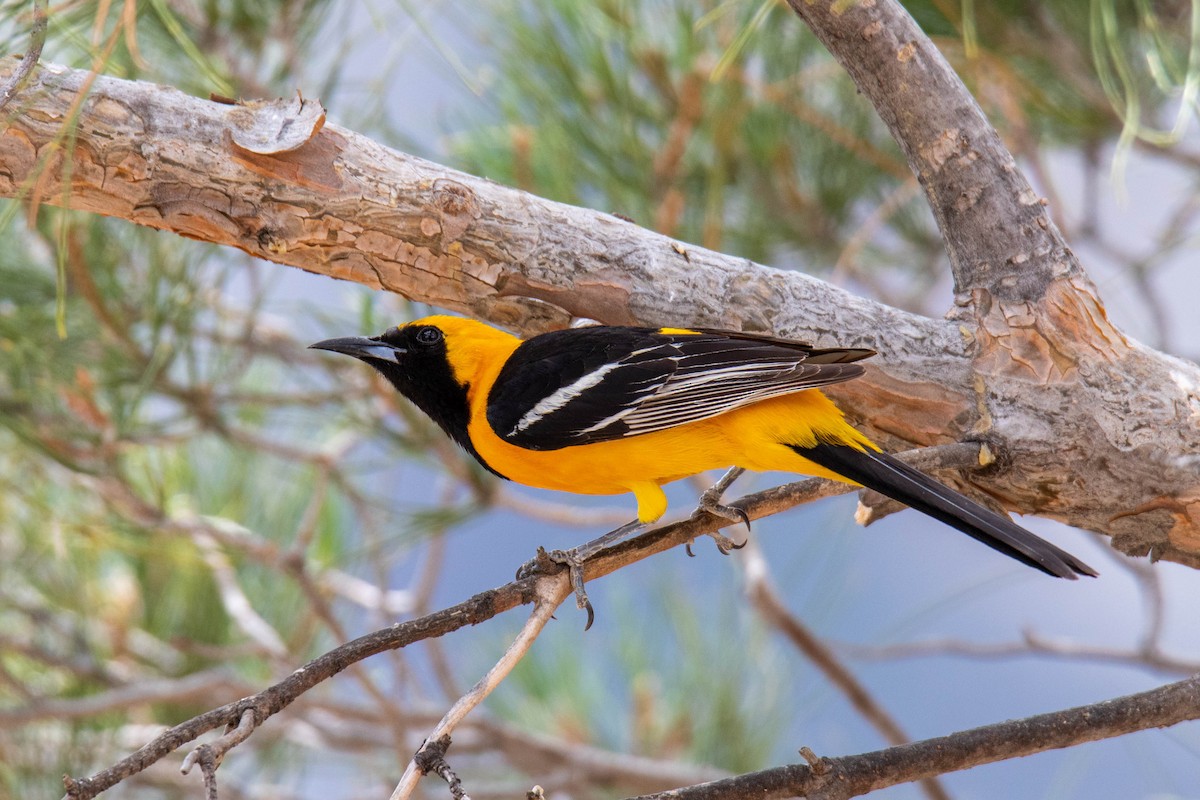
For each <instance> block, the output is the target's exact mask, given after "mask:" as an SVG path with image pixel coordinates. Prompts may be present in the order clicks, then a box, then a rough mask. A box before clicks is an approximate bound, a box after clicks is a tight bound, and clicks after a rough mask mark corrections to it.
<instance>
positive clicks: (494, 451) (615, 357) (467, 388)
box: [310, 315, 1097, 624]
mask: <svg viewBox="0 0 1200 800" xmlns="http://www.w3.org/2000/svg"><path fill="white" fill-rule="evenodd" d="M310 347H311V348H314V349H318V350H327V351H331V352H334V353H341V354H344V355H349V356H353V357H354V358H357V359H359V360H361V361H363V362H365V363H366V364H368V365H370V366H371V367H373V368H374V369H375V370H376V371H378V372H379V373H380V374H381V375H382V376H383V377H384V378H386V379H387V380H388V381H389V382H390V383H391V384H392V386H393V387H395V389H396V390H397V391H399V393H400V394H401V395H403V396H404V397H406V398H408V400H410V401H411V402H412V403H414V404H415V405H416V406H417V407H418V408H419V409H420V410H421V411H423V412H424V413H425V414H426V415H427V416H428V417H429V418H430V419H432V420H433V421H434V422H435V423H437V424H438V426H440V427H441V429H442V430H443V431H444V432H445V433H446V434H447V435H448V436H449V437H450V438H451V439H453V440H454V441H455V442H456V443H457V444H458V445H460V446H461V447H462V448H463V449H464V450H466V451H467V452H468V453H469V454H470V455H471V456H473V457H474V458H475V459H476V460H477V461H478V462H479V463H480V464H481V465H482V466H483V467H484V468H485V469H487V470H488V471H489V472H492V473H494V474H495V475H497V476H499V477H501V478H505V479H507V480H511V481H515V482H517V483H521V484H525V485H527V486H533V487H537V488H542V489H553V490H559V491H565V492H573V493H576V494H588V495H616V494H626V493H631V494H632V495H633V496H634V499H635V500H636V503H637V519H636V520H634V521H633V522H632V523H630V525H628V526H622V528H619V529H617V530H616V531H613V532H611V533H610V534H606V535H605V536H602V537H600V538H599V539H596V540H594V541H593V542H589V543H588V544H586V545H584V546H583V547H581V548H576V550H575V551H572V552H573V553H574V557H575V561H574V562H572V561H571V558H572V557H571V556H570V555H568V556H567V557H566V560H565V561H564V563H568V564H569V565H571V567H572V570H573V575H572V582H573V583H574V584H575V588H576V595H577V600H578V603H579V605H580V607H581V608H583V607H585V605H584V603H585V601H586V593H583V584H582V571H581V569H580V567H579V563H578V562H579V561H580V560H582V558H584V557H586V556H587V555H590V554H592V553H594V552H596V550H598V549H600V548H601V547H603V546H606V545H607V544H609V543H611V542H612V541H614V540H615V539H619V538H623V537H624V536H626V535H628V534H629V533H630V532H632V531H634V530H637V529H639V528H640V527H645V526H646V525H648V524H649V523H652V522H654V521H656V520H658V519H659V518H661V517H662V516H663V514H664V513H665V512H666V510H667V496H666V494H665V493H664V492H663V488H662V487H663V485H665V484H668V483H671V482H672V481H675V480H679V479H681V478H685V477H689V476H692V475H696V474H698V473H701V472H707V471H709V470H714V469H722V468H729V467H733V470H732V471H731V472H730V473H728V474H727V475H726V478H724V479H722V481H721V482H720V483H719V484H718V486H717V487H714V490H712V491H710V492H706V493H705V495H704V497H702V502H701V507H702V508H704V509H705V510H708V511H711V512H713V513H717V514H720V515H722V516H725V517H728V518H730V519H731V520H733V519H737V518H738V517H739V516H741V517H742V518H743V521H745V522H747V524H748V522H749V520H748V518H745V517H744V513H743V512H740V511H738V510H737V509H732V508H729V507H726V506H722V505H720V502H719V496H720V493H721V492H722V491H724V489H725V488H727V485H728V483H729V482H731V479H732V478H733V477H736V475H737V474H739V472H740V470H752V471H756V472H765V471H783V472H793V473H800V474H804V475H811V476H816V477H821V478H830V479H833V480H836V481H841V482H843V483H848V484H852V485H856V486H863V487H866V488H869V489H874V490H875V491H877V492H879V493H880V494H883V495H885V496H887V497H890V498H892V499H894V500H897V501H899V502H901V503H904V504H905V505H908V506H910V507H912V508H915V509H917V510H918V511H921V512H924V513H925V514H927V515H929V516H931V517H933V518H935V519H937V520H940V521H941V522H944V523H946V524H947V525H950V526H951V527H953V528H956V529H957V530H959V531H961V532H963V533H965V534H967V535H968V536H970V537H972V538H974V539H977V540H978V541H980V542H982V543H983V544H985V545H987V546H989V547H991V548H993V549H995V550H998V551H999V552H1001V553H1004V554H1005V555H1007V556H1010V557H1012V558H1014V559H1016V560H1017V561H1020V562H1021V563H1023V564H1026V565H1028V566H1030V567H1033V568H1035V569H1037V570H1040V571H1041V572H1044V573H1046V574H1048V575H1052V576H1055V577H1059V578H1068V579H1075V578H1077V577H1078V576H1080V575H1087V576H1095V575H1096V574H1097V573H1096V571H1095V570H1093V569H1092V568H1091V567H1089V566H1088V565H1087V564H1085V563H1083V562H1082V561H1080V560H1079V559H1078V558H1076V557H1075V556H1073V555H1071V554H1070V553H1067V552H1066V551H1064V550H1062V549H1060V548H1058V547H1057V546H1055V545H1053V544H1051V543H1050V542H1047V541H1045V540H1044V539H1042V538H1040V537H1038V536H1036V535H1035V534H1033V533H1031V532H1029V531H1027V530H1025V529H1024V528H1022V527H1021V526H1019V525H1017V524H1016V523H1015V522H1013V521H1012V519H1011V518H1009V517H1008V516H1007V515H1003V514H1000V513H997V512H995V511H993V510H991V509H988V508H986V507H984V506H983V505H980V504H979V503H977V502H975V501H974V500H971V499H969V498H968V497H966V496H964V495H963V494H961V493H959V492H957V491H955V490H954V489H951V488H950V487H948V486H946V485H945V484H943V483H940V482H939V481H937V480H935V479H933V478H931V477H930V476H928V475H926V474H925V473H923V472H920V471H919V470H917V469H915V468H913V467H911V466H909V465H908V464H906V463H905V462H903V461H901V460H900V459H898V458H896V457H894V456H892V455H889V454H888V453H885V452H884V451H883V450H882V449H880V448H879V447H878V446H877V445H876V444H875V443H874V442H872V441H871V440H870V439H868V438H867V437H866V436H865V435H864V434H862V433H861V432H860V431H858V430H857V429H856V428H854V427H853V426H851V425H850V424H849V422H847V421H846V418H845V416H844V415H843V413H842V411H841V410H840V409H839V408H838V407H837V406H836V405H835V404H834V403H833V401H832V400H830V399H829V398H828V397H827V396H826V395H825V394H824V393H823V392H822V391H821V387H824V386H829V385H832V384H836V383H841V382H843V381H848V380H852V379H854V378H857V377H859V376H861V375H863V374H864V372H865V367H864V366H863V365H862V364H860V363H857V362H860V361H862V360H863V359H866V358H869V357H871V356H873V355H875V352H874V351H873V350H869V349H865V348H853V347H825V348H821V347H813V346H811V345H809V344H806V343H803V342H797V341H792V340H789V339H782V338H776V337H774V336H768V335H762V334H758V333H744V332H737V331H724V330H713V329H708V328H686V327H682V328H671V327H659V328H653V327H636V326H607V325H591V326H586V327H576V328H567V329H563V330H555V331H550V332H547V333H542V334H539V335H536V336H533V337H530V338H528V339H524V340H522V339H520V338H519V337H517V336H514V335H512V334H510V333H507V332H505V331H502V330H499V329H497V328H494V327H491V326H489V325H486V324H484V323H482V322H479V321H476V320H473V319H469V318H463V317H454V316H449V315H434V316H428V317H424V318H421V319H417V320H415V321H413V322H408V323H405V324H402V325H398V326H396V327H393V328H390V329H388V330H387V331H385V332H384V333H382V334H379V335H377V336H370V337H365V336H351V337H342V338H335V339H326V340H324V341H320V342H316V343H315V344H312V345H310ZM714 538H716V539H717V542H718V546H719V547H721V549H722V551H723V552H727V550H728V547H727V546H723V544H722V540H724V541H725V542H727V543H728V542H729V540H728V539H724V537H722V536H720V535H714ZM560 552H561V551H560ZM586 607H587V608H588V611H589V624H590V614H591V606H590V603H588V604H587V606H586Z"/></svg>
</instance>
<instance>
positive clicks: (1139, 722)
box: [639, 676, 1200, 800]
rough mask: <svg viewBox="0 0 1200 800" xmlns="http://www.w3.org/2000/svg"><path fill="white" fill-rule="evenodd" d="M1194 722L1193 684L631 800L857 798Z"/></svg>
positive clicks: (1198, 692) (1197, 704) (1199, 684)
mask: <svg viewBox="0 0 1200 800" xmlns="http://www.w3.org/2000/svg"><path fill="white" fill-rule="evenodd" d="M1197 718H1200V676H1194V677H1191V678H1188V679H1186V680H1183V681H1180V682H1178V683H1172V684H1168V685H1167V686H1162V687H1159V688H1157V689H1152V690H1150V691H1148V692H1141V693H1139V694H1132V695H1128V696H1126V697H1121V698H1118V699H1115V700H1106V701H1104V702H1101V703H1096V704H1094V705H1088V706H1078V707H1076V708H1071V709H1067V710H1065V711H1056V712H1053V713H1050V714H1040V715H1038V716H1034V717H1027V718H1025V719H1019V720H1010V721H1008V722H1001V723H997V724H995V725H985V726H983V727H981V728H973V729H971V730H967V731H960V732H958V733H952V734H950V735H949V736H939V737H937V738H934V739H924V740H922V741H919V742H913V743H912V744H905V745H899V746H896V747H891V748H888V749H887V750H876V751H874V752H870V753H863V754H861V755H856V756H843V757H839V758H826V759H822V760H821V763H822V765H823V769H822V770H820V774H818V770H816V769H814V768H812V767H810V766H808V765H799V764H792V765H789V766H785V767H777V768H775V769H768V770H763V771H762V772H753V773H749V774H746V775H739V776H738V777H735V778H726V779H724V780H720V781H713V782H712V783H705V784H700V785H698V786H689V787H687V788H684V789H676V790H673V791H670V792H661V793H659V794H654V795H645V796H643V797H642V798H640V799H639V800H650V799H651V798H654V800H724V799H725V798H737V797H754V798H757V800H773V799H774V798H785V797H795V796H797V795H803V796H805V797H809V798H821V800H842V798H848V797H858V796H860V795H863V794H866V793H868V792H872V791H875V790H876V789H883V788H885V787H888V786H895V785H897V784H901V783H910V782H912V781H917V780H921V779H923V778H928V777H932V776H934V775H944V774H946V773H947V772H956V771H958V770H963V769H968V768H970V767H976V766H979V765H980V764H991V763H993V762H996V761H1002V760H1005V759H1009V758H1018V757H1020V756H1027V755H1032V754H1034V753H1041V752H1044V751H1046V750H1055V749H1059V748H1063V747H1072V746H1074V745H1078V744H1083V743H1085V742H1095V741H1099V740H1101V739H1109V738H1112V737H1114V736H1121V735H1123V734H1126V733H1132V732H1134V731H1141V730H1146V729H1148V728H1165V727H1169V726H1171V725H1176V724H1178V723H1180V722H1184V721H1186V720H1191V719H1197Z"/></svg>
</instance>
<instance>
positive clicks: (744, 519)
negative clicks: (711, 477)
mask: <svg viewBox="0 0 1200 800" xmlns="http://www.w3.org/2000/svg"><path fill="white" fill-rule="evenodd" d="M745 471H746V470H744V469H742V468H741V467H732V468H730V470H729V471H728V472H726V473H725V474H724V475H722V476H721V480H719V481H717V482H716V483H714V484H713V485H712V486H710V487H709V488H708V489H706V490H705V492H704V494H702V495H700V503H699V505H697V507H696V512H695V513H696V514H699V513H700V512H702V511H704V512H707V513H709V514H714V515H716V516H718V517H724V518H725V519H727V520H729V521H730V522H740V523H742V524H743V525H745V526H746V533H749V532H750V517H749V515H747V514H746V512H745V511H743V510H742V509H740V508H734V507H733V506H726V505H721V497H722V496H723V495H724V494H725V490H726V489H728V488H729V487H730V486H732V485H733V482H734V481H736V480H737V479H738V478H739V477H740V476H741V474H742V473H743V472H745ZM693 516H695V514H693ZM707 535H708V536H711V537H712V538H713V540H714V541H715V542H716V543H717V549H718V550H720V551H721V553H722V554H723V555H729V551H730V550H738V549H741V548H742V547H744V546H745V545H744V544H734V542H733V540H732V539H730V538H729V537H728V536H725V535H723V534H722V533H720V532H719V531H713V532H712V533H709V534H707ZM685 549H686V550H687V554H688V555H689V556H690V555H693V553H692V543H691V542H688V543H687V545H685Z"/></svg>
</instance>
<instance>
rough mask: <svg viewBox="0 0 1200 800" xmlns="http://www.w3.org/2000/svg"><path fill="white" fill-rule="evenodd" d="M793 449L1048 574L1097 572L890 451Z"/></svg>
mask: <svg viewBox="0 0 1200 800" xmlns="http://www.w3.org/2000/svg"><path fill="white" fill-rule="evenodd" d="M791 448H792V449H793V450H795V451H796V452H797V453H799V454H800V455H801V456H803V457H804V458H807V459H808V460H809V461H812V462H814V463H816V464H819V465H821V466H822V467H824V468H825V469H828V470H832V471H833V472H836V473H837V474H839V475H844V476H845V477H847V478H849V479H850V480H852V481H854V482H855V483H860V484H862V485H863V486H865V487H867V488H868V489H874V490H875V491H877V492H879V493H880V494H883V495H887V496H888V497H890V498H892V499H893V500H899V501H900V502H901V503H904V504H905V505H907V506H910V507H912V508H915V509H916V510H917V511H920V512H923V513H925V514H928V515H929V516H931V517H933V518H934V519H937V520H940V521H942V522H944V523H946V524H947V525H950V526H951V527H954V528H957V529H958V530H960V531H962V532H963V533H965V534H967V535H968V536H970V537H972V538H973V539H978V540H979V541H981V542H983V543H984V544H986V545H987V546H988V547H991V548H993V549H995V550H999V551H1000V552H1001V553H1004V554H1005V555H1007V556H1011V557H1012V558H1015V559H1016V560H1017V561H1020V562H1021V563H1023V564H1028V565H1029V566H1031V567H1034V568H1035V569H1040V570H1041V571H1042V572H1045V573H1046V574H1048V575H1054V576H1056V577H1059V578H1070V579H1071V580H1075V578H1076V577H1077V575H1090V576H1093V577H1094V576H1095V575H1096V574H1097V573H1096V571H1095V570H1094V569H1092V568H1091V567H1089V566H1088V565H1087V564H1084V563H1083V562H1082V561H1080V560H1079V559H1077V558H1075V556H1073V555H1071V554H1070V553H1068V552H1066V551H1065V550H1060V549H1059V548H1057V547H1055V546H1054V545H1052V544H1050V543H1049V542H1047V541H1045V540H1044V539H1041V538H1039V537H1037V536H1035V535H1033V534H1032V533H1030V532H1029V531H1027V530H1025V529H1024V528H1022V527H1021V526H1020V525H1017V524H1016V523H1015V522H1013V521H1012V520H1011V519H1009V518H1008V517H1006V516H1002V515H1000V514H997V513H996V512H994V511H991V510H989V509H987V508H984V507H983V506H981V505H979V503H976V502H975V501H974V500H971V499H969V498H966V497H964V496H962V495H961V494H959V493H958V492H956V491H954V490H953V489H951V488H950V487H949V486H944V485H942V484H940V483H938V482H937V481H935V480H934V479H933V478H931V477H929V476H928V475H926V474H925V473H923V472H920V471H918V470H916V469H913V468H912V467H910V466H909V465H908V464H905V463H904V462H903V461H901V460H900V459H898V458H895V457H893V456H890V455H888V454H887V453H877V452H871V451H862V450H856V449H854V448H853V447H847V446H846V445H836V444H818V445H817V446H816V447H797V446H795V445H791Z"/></svg>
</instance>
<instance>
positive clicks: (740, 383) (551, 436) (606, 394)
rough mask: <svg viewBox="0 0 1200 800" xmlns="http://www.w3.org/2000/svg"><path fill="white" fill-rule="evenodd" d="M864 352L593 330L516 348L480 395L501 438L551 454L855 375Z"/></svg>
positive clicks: (715, 334)
mask: <svg viewBox="0 0 1200 800" xmlns="http://www.w3.org/2000/svg"><path fill="white" fill-rule="evenodd" d="M870 355H873V353H872V351H870V350H863V349H849V348H846V349H838V348H827V349H817V348H813V347H810V346H809V345H806V344H803V343H800V342H791V341H788V340H785V339H775V338H771V337H765V336H756V335H752V334H750V335H748V334H739V333H733V332H725V331H711V330H702V331H697V332H696V333H674V332H672V333H663V332H662V331H660V330H657V329H654V328H626V327H592V328H578V329H572V330H566V331H555V332H553V333H548V334H543V335H541V336H537V337H534V338H532V339H529V340H528V341H526V342H523V343H522V344H521V346H520V347H518V348H517V350H516V351H515V352H514V353H513V355H512V356H511V357H510V358H509V360H508V362H507V363H506V364H505V366H504V368H503V369H502V370H501V372H500V375H499V376H498V377H497V379H496V382H495V384H494V385H493V387H492V390H491V392H490V393H489V395H488V411H487V416H488V422H489V423H490V424H491V426H492V428H493V429H494V430H495V431H496V433H497V434H498V435H499V436H500V437H501V438H503V439H505V440H506V441H508V442H510V443H512V444H515V445H518V446H521V447H526V448H529V449H531V450H556V449H559V448H562V447H569V446H572V445H580V444H588V443H592V442H599V441H606V440H611V439H617V438H622V437H625V436H636V435H641V434H646V433H652V432H654V431H660V430H664V429H666V428H671V427H675V426H678V425H685V424H687V423H689V422H696V421H698V420H702V419H708V418H710V417H714V416H717V415H719V414H724V413H727V412H729V411H732V410H734V409H737V408H741V407H742V406H746V405H749V404H751V403H756V402H759V401H761V400H766V399H768V398H772V397H778V396H780V395H785V394H792V393H794V392H799V391H803V390H805V389H812V388H815V387H819V386H827V385H829V384H831V383H839V382H841V381H847V380H850V379H852V378H856V377H858V376H859V375H861V374H862V373H863V371H864V370H863V367H862V366H860V365H858V364H853V363H850V362H853V361H857V360H859V359H862V358H866V357H867V356H870Z"/></svg>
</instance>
